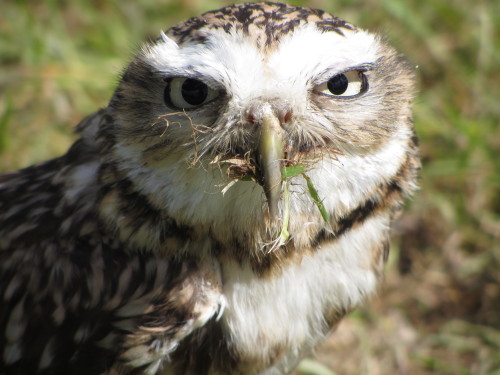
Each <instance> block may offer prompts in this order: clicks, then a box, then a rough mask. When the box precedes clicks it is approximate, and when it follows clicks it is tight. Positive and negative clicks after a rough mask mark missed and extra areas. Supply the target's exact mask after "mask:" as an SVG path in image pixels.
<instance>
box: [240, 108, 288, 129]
mask: <svg viewBox="0 0 500 375" xmlns="http://www.w3.org/2000/svg"><path fill="white" fill-rule="evenodd" d="M265 108H268V109H265ZM269 108H270V110H271V111H272V113H273V114H274V115H275V116H276V118H277V119H278V120H279V123H280V126H281V127H282V128H285V127H286V126H288V125H289V123H290V122H291V120H292V117H293V111H292V109H291V108H290V106H289V105H288V103H284V102H274V103H273V102H271V103H269V102H258V103H254V104H253V105H251V106H250V107H249V108H248V109H247V111H246V112H245V116H244V118H245V120H246V122H247V123H249V124H251V125H259V124H260V123H261V121H262V119H263V116H264V113H265V111H267V110H269Z"/></svg>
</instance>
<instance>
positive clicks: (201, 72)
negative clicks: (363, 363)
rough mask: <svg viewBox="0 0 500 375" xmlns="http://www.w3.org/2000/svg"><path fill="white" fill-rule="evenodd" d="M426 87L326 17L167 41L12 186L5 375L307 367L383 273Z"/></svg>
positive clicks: (290, 14)
mask: <svg viewBox="0 0 500 375" xmlns="http://www.w3.org/2000/svg"><path fill="white" fill-rule="evenodd" d="M413 91H414V90H413V72H412V69H411V67H410V66H409V64H408V63H406V62H405V61H404V59H403V58H401V56H399V55H398V53H397V52H396V51H394V50H393V49H392V48H391V47H390V46H388V45H387V44H386V43H385V42H384V41H383V40H381V39H380V38H379V37H377V36H374V35H372V34H370V33H368V32H365V31H363V30H361V29H358V28H356V27H354V26H353V25H351V24H349V23H348V22H345V21H343V20H341V19H339V18H336V17H334V16H332V15H330V14H328V13H326V12H324V11H321V10H317V9H307V8H301V7H294V6H288V5H285V4H278V3H248V4H239V5H234V6H228V7H225V8H222V9H219V10H215V11H211V12H207V13H204V14H202V15H201V16H198V17H194V18H191V19H189V20H187V21H186V22H183V23H181V24H179V25H177V26H174V27H172V28H171V29H169V30H167V31H166V32H165V33H162V34H161V35H160V37H159V38H158V39H156V40H155V41H153V42H151V43H148V44H146V45H145V46H144V47H143V48H142V49H141V50H140V51H139V52H138V53H137V55H136V56H135V57H134V58H133V60H132V62H131V63H130V64H129V66H128V67H127V68H126V69H125V70H124V72H123V74H122V76H121V80H120V83H119V85H118V87H117V89H116V91H115V93H114V95H113V97H112V98H111V100H110V102H109V104H108V106H107V107H105V108H103V109H101V110H99V111H97V112H96V113H94V114H93V115H90V116H89V117H87V118H85V119H84V120H83V121H82V122H81V123H80V124H79V125H78V126H77V133H78V140H77V141H76V142H75V143H74V144H73V146H72V147H71V148H70V149H69V151H68V152H67V153H66V154H65V155H63V156H61V157H59V158H57V159H54V160H51V161H47V162H45V163H42V164H38V165H35V166H31V167H28V168H26V169H23V170H20V171H17V172H12V173H7V174H4V175H1V176H0V374H2V375H3V374H5V375H8V374H47V375H48V374H86V375H93V374H108V375H127V374H144V375H155V374H158V375H181V374H182V375H223V374H239V375H259V374H261V375H280V374H286V373H290V372H291V371H292V370H293V369H294V368H295V367H296V366H297V364H298V363H299V362H300V360H301V359H302V358H304V357H305V356H307V355H308V354H309V353H310V351H311V350H312V349H313V348H314V347H315V346H316V345H317V344H319V343H320V342H321V341H322V340H323V339H324V338H325V337H326V335H328V334H329V332H331V330H332V329H333V327H335V326H336V325H337V324H338V322H339V321H340V319H342V317H343V316H345V315H346V314H347V313H349V312H350V311H352V310H353V309H355V308H356V307H357V306H359V305H360V304H362V303H363V302H364V301H365V300H366V299H367V298H369V297H370V296H372V295H373V294H374V293H376V291H377V289H378V285H379V283H380V280H382V273H383V266H384V262H385V260H386V259H387V254H388V250H389V246H388V244H389V238H390V225H391V223H392V222H393V220H394V219H395V218H396V216H397V214H398V212H399V211H400V210H401V208H402V205H403V202H404V200H405V199H407V198H408V197H410V196H411V194H412V193H413V191H414V190H415V189H416V179H417V174H418V170H419V159H418V144H417V138H416V136H415V132H414V129H413V123H412V118H411V116H412V113H411V102H412V98H413V95H414V92H413ZM290 167H294V168H297V169H296V173H295V174H293V175H290V174H289V172H290Z"/></svg>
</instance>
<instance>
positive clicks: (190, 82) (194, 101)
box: [165, 77, 218, 109]
mask: <svg viewBox="0 0 500 375" xmlns="http://www.w3.org/2000/svg"><path fill="white" fill-rule="evenodd" d="M217 96H218V91H217V90H214V89H212V88H210V87H209V86H208V85H207V84H206V83H204V82H202V81H200V80H197V79H193V78H184V77H179V78H172V79H171V80H170V81H169V82H168V85H167V87H166V88H165V103H166V104H167V105H168V106H172V107H176V108H181V109H192V108H196V107H199V106H200V105H202V104H205V103H207V102H209V101H210V100H212V99H214V98H216V97H217Z"/></svg>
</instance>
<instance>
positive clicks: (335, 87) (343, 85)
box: [326, 74, 349, 95]
mask: <svg viewBox="0 0 500 375" xmlns="http://www.w3.org/2000/svg"><path fill="white" fill-rule="evenodd" d="M326 85H327V86H328V90H330V92H331V93H332V94H333V95H342V94H343V93H344V92H346V90H347V86H348V85H349V80H348V79H347V77H346V76H345V74H339V75H336V76H335V77H332V78H330V79H329V80H328V82H327V84H326Z"/></svg>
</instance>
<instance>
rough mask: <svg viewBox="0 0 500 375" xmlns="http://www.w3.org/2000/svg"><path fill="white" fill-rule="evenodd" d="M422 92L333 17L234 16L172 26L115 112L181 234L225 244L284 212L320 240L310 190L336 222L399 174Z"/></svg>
mask: <svg viewBox="0 0 500 375" xmlns="http://www.w3.org/2000/svg"><path fill="white" fill-rule="evenodd" d="M412 81H413V74H412V70H411V69H410V68H409V66H408V64H407V63H406V62H405V61H404V60H403V59H401V58H400V56H399V55H398V54H397V53H396V52H395V51H394V50H393V49H392V48H391V47H389V46H388V45H387V44H386V43H384V42H383V41H382V40H381V39H380V38H378V37H377V36H375V35H373V34H370V33H368V32H365V31H363V30H360V29H358V28H356V27H354V26H353V25H351V24H349V23H347V22H345V21H343V20H341V19H339V18H336V17H334V16H332V15H330V14H328V13H325V12H323V11H320V10H315V9H306V8H300V7H292V6H288V5H285V4H275V3H250V4H238V5H234V6H228V7H225V8H222V9H220V10H216V11H211V12H208V13H205V14H202V15H201V16H199V17H195V18H191V19H189V20H187V21H186V22H184V23H181V24H179V25H177V26H174V27H172V28H170V29H169V30H168V31H166V32H165V33H162V34H161V36H160V37H159V38H158V39H156V40H155V41H153V42H152V43H150V44H147V45H146V46H144V47H143V48H142V50H141V51H140V52H139V53H138V55H137V56H136V57H135V59H134V60H133V61H132V63H131V64H130V65H129V67H128V68H127V69H126V71H125V72H124V74H123V76H122V79H121V82H120V84H119V87H118V88H117V90H116V93H115V95H114V97H113V99H112V101H111V103H110V106H109V111H110V113H111V115H112V117H113V118H114V122H113V128H112V132H113V137H114V139H115V142H116V144H115V146H114V148H113V153H114V158H115V160H117V161H118V162H119V163H120V161H123V168H124V170H126V173H127V174H128V175H129V177H130V179H131V180H132V181H134V182H135V184H136V185H137V186H138V188H139V190H140V191H141V192H142V193H144V194H146V195H147V196H148V197H149V200H150V201H151V203H152V204H154V205H155V206H156V207H158V208H160V209H163V210H165V211H166V212H167V213H168V215H170V216H171V217H174V218H175V219H176V220H177V221H178V222H180V223H185V224H187V225H190V226H199V227H209V229H210V231H212V232H213V233H219V232H220V235H219V237H221V238H222V237H224V236H229V235H228V234H227V233H231V232H233V233H234V232H238V233H239V232H240V231H244V232H247V231H248V228H249V227H252V226H253V227H255V228H261V229H262V232H269V230H268V229H269V226H272V225H273V222H281V221H282V219H283V217H284V216H285V214H286V215H289V216H290V228H289V229H290V230H291V231H292V232H293V231H296V232H297V233H299V232H301V230H303V229H304V227H305V226H306V225H307V227H308V229H307V231H308V233H309V232H310V231H311V230H313V229H310V228H316V229H314V230H320V228H321V227H322V226H323V225H324V224H325V223H324V222H323V221H324V220H323V219H324V218H322V215H321V212H320V210H318V207H317V205H315V203H314V197H311V189H310V187H311V185H309V186H308V181H309V182H310V184H312V186H313V187H314V190H315V191H316V193H317V197H316V198H317V199H319V200H320V201H321V202H322V205H323V208H324V210H325V211H326V212H327V214H328V215H329V217H330V219H331V220H332V221H334V220H337V219H338V218H339V217H342V215H343V214H345V213H346V212H349V211H350V210H352V209H353V208H355V207H356V205H358V204H359V202H361V201H363V200H364V199H365V198H366V195H367V194H369V193H370V192H371V191H373V190H374V189H375V187H376V186H378V185H380V184H381V183H382V182H384V181H388V180H389V179H390V178H391V176H393V175H394V174H395V173H396V172H397V170H398V169H399V167H400V165H401V164H402V163H403V160H404V159H405V157H406V156H405V155H406V154H407V153H408V148H409V146H408V143H409V142H410V141H409V139H410V138H411V137H412V134H413V133H412V125H411V99H412V95H413V84H412ZM294 166H299V167H300V168H302V169H301V173H300V174H299V175H297V176H295V177H292V178H290V179H289V180H286V178H285V177H284V176H283V175H282V174H283V171H284V170H285V169H286V168H289V167H294ZM303 175H305V176H306V177H305V178H303V177H302V176H303ZM285 180H286V181H285ZM285 185H286V191H284V187H285ZM285 193H286V194H285ZM285 195H286V196H287V197H285ZM285 198H286V199H288V201H287V202H288V203H286V204H285V203H284V201H285ZM290 202H291V203H290ZM287 205H288V206H287ZM205 229H207V228H205ZM223 233H225V234H223ZM292 234H293V233H292ZM216 236H217V235H216ZM262 237H264V236H262ZM296 238H299V235H298V234H297V235H296Z"/></svg>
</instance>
